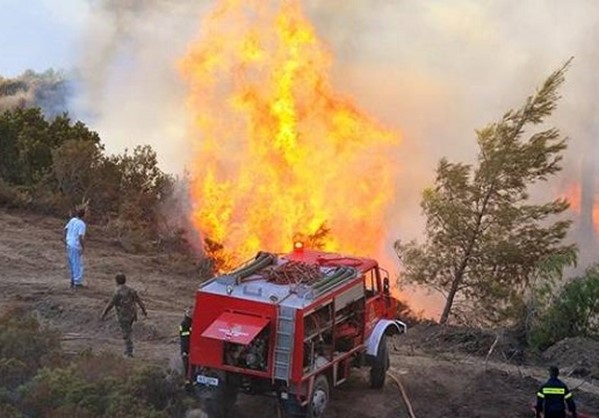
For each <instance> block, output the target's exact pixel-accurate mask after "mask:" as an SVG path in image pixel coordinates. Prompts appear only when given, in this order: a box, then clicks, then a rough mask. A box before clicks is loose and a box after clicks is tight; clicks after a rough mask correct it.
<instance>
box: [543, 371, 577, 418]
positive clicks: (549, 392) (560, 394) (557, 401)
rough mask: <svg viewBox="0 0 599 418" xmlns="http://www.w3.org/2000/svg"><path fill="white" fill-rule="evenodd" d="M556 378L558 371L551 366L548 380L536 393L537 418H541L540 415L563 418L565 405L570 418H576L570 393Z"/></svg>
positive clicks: (574, 406) (548, 417)
mask: <svg viewBox="0 0 599 418" xmlns="http://www.w3.org/2000/svg"><path fill="white" fill-rule="evenodd" d="M558 376H559V369H558V368H557V367H555V366H551V367H550V368H549V380H548V381H547V382H546V383H545V384H544V385H543V386H541V387H540V388H539V391H538V392H537V407H536V412H537V418H541V413H543V414H544V417H545V418H565V417H566V404H567V405H568V410H569V411H570V412H571V413H572V418H577V415H576V405H575V404H574V399H573V398H572V392H570V390H568V387H567V386H566V385H565V384H564V382H562V381H561V380H559V379H558V378H557V377H558Z"/></svg>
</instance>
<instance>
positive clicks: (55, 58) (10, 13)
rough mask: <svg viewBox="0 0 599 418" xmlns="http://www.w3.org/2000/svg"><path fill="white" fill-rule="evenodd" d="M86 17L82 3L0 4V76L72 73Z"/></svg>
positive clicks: (9, 0) (17, 0)
mask: <svg viewBox="0 0 599 418" xmlns="http://www.w3.org/2000/svg"><path fill="white" fill-rule="evenodd" d="M87 16H88V7H87V2H85V1H83V0H60V1H56V0H27V1H22V0H0V75H1V76H4V77H13V76H16V75H18V74H21V73H22V72H23V71H25V70H27V69H33V70H36V71H44V70H46V69H48V68H56V69H65V70H68V69H70V68H71V67H72V64H73V61H74V59H75V57H74V56H73V55H74V53H75V52H76V50H75V49H74V46H75V43H76V40H77V36H78V34H80V33H81V32H82V28H83V25H84V24H85V21H86V19H87Z"/></svg>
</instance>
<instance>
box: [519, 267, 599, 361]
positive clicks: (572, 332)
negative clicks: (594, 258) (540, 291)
mask: <svg viewBox="0 0 599 418" xmlns="http://www.w3.org/2000/svg"><path fill="white" fill-rule="evenodd" d="M549 295H550V296H549V297H548V303H546V304H544V305H543V304H540V306H541V308H542V309H540V310H538V311H537V312H536V315H535V316H534V317H533V318H532V322H531V331H530V344H531V345H532V347H534V348H538V349H545V348H547V347H549V346H550V345H552V344H554V343H556V342H558V341H560V340H563V339H564V338H568V337H587V338H593V339H597V340H599V264H596V265H594V266H592V267H590V268H589V269H587V270H586V272H585V273H584V274H583V275H582V276H579V277H576V278H574V279H573V280H571V281H569V282H568V283H567V284H566V285H565V286H564V287H563V288H562V289H561V291H558V292H555V291H552V292H549Z"/></svg>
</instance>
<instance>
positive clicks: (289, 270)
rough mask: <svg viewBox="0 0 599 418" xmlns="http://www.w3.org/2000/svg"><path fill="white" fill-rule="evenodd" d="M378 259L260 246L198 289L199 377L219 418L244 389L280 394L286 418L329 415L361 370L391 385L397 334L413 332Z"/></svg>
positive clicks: (193, 362) (374, 381)
mask: <svg viewBox="0 0 599 418" xmlns="http://www.w3.org/2000/svg"><path fill="white" fill-rule="evenodd" d="M396 312H397V300H396V299H394V298H393V297H392V296H391V295H390V292H389V276H388V273H387V272H386V271H385V270H383V269H382V268H380V267H379V266H378V264H377V262H376V261H374V260H371V259H367V258H360V257H350V256H344V255H339V254H333V253H325V252H320V251H313V250H308V249H304V248H303V246H302V245H301V243H296V245H295V246H294V250H293V251H292V252H291V253H289V254H285V255H276V254H272V253H266V252H260V253H258V255H257V256H256V257H255V259H252V260H250V261H248V262H247V263H245V264H243V265H242V266H240V267H239V268H237V269H236V270H234V271H232V272H231V273H229V274H225V275H221V276H217V277H215V278H213V279H211V280H209V281H208V282H205V283H203V284H202V285H201V286H200V288H199V289H198V291H197V294H196V304H195V309H194V314H193V331H192V333H191V343H190V374H191V376H190V378H191V379H192V380H193V382H194V384H195V388H196V393H198V395H199V396H200V398H201V399H202V401H203V403H204V408H205V411H206V412H207V414H208V415H209V416H210V417H218V418H220V417H224V416H228V415H229V414H230V412H231V410H232V407H233V405H234V403H235V401H236V398H237V394H238V393H240V392H241V393H246V394H257V395H258V394H261V395H270V396H276V397H277V398H278V400H279V404H280V408H281V411H282V412H283V414H284V416H286V417H289V418H291V417H293V418H296V417H297V418H300V417H301V418H303V417H320V416H322V415H323V413H324V411H325V408H326V406H327V403H328V401H329V395H330V390H331V388H332V387H334V386H337V385H339V384H341V383H343V382H344V381H345V380H346V379H347V378H348V376H349V373H350V369H351V368H352V367H361V366H368V367H370V385H371V387H373V388H381V387H382V386H383V385H384V383H385V376H386V371H387V369H388V367H389V353H388V348H387V336H389V335H393V334H399V333H403V332H405V330H406V325H405V324H404V323H403V322H401V321H399V320H397V319H396V318H395V317H396Z"/></svg>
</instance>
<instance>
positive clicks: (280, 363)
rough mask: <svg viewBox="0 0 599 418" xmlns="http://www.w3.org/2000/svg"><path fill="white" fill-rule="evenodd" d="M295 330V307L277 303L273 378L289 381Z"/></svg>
mask: <svg viewBox="0 0 599 418" xmlns="http://www.w3.org/2000/svg"><path fill="white" fill-rule="evenodd" d="M294 332H295V308H292V307H289V306H284V305H279V312H278V317H277V340H276V342H275V361H274V367H275V379H279V380H283V381H285V383H289V376H290V374H291V361H292V359H293V344H294V341H293V336H294Z"/></svg>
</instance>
